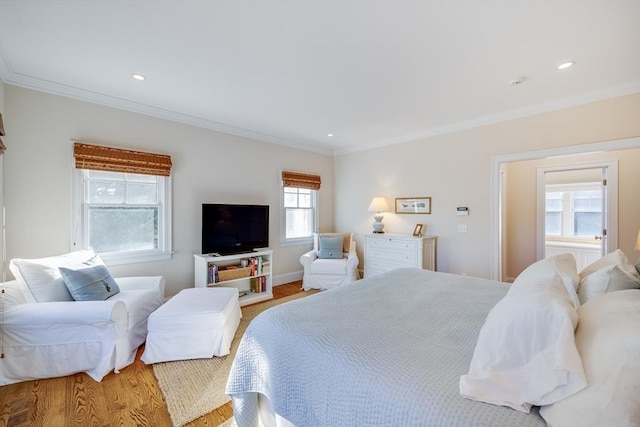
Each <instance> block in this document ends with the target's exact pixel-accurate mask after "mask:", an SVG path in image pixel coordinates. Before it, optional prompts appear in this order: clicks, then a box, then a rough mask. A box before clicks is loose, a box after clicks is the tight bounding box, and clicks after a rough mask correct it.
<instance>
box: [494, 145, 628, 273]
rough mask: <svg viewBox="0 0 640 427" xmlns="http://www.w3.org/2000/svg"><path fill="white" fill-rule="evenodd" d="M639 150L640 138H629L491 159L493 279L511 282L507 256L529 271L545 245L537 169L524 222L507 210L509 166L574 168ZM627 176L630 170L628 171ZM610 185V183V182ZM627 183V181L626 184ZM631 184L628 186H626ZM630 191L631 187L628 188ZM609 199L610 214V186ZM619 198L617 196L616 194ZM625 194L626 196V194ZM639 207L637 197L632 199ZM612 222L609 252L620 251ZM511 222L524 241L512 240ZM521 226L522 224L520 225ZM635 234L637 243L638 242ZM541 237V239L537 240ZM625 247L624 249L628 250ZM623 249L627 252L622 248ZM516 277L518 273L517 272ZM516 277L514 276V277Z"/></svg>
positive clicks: (612, 222)
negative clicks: (549, 162) (540, 163)
mask: <svg viewBox="0 0 640 427" xmlns="http://www.w3.org/2000/svg"><path fill="white" fill-rule="evenodd" d="M638 148H640V138H638V137H635V138H628V139H620V140H612V141H604V142H597V143H590V144H581V145H575V146H568V147H558V148H553V149H546V150H538V151H530V152H521V153H513V154H506V155H500V156H494V157H493V158H492V170H491V187H492V191H491V230H490V236H491V237H490V239H491V240H490V245H491V278H492V279H494V280H499V281H509V278H510V277H509V275H508V274H506V269H507V267H509V263H508V262H507V260H506V258H507V255H510V254H512V253H514V252H518V256H519V257H521V258H522V259H521V260H519V261H520V262H521V263H522V267H523V268H524V267H526V266H527V265H529V264H531V263H532V262H534V261H535V259H536V258H537V257H538V253H537V246H538V240H539V241H540V242H544V232H542V234H539V231H538V230H544V229H543V228H541V225H540V224H537V223H536V221H537V220H536V218H537V217H538V215H537V209H538V208H537V206H540V205H541V204H540V203H537V200H536V192H535V186H536V178H535V173H536V172H535V167H534V171H533V172H532V173H533V175H529V178H527V180H528V182H529V184H528V185H529V186H530V187H532V188H533V193H532V194H531V196H526V202H527V204H528V205H530V208H529V207H527V208H526V215H527V216H528V218H530V219H526V220H525V219H523V218H521V217H520V216H518V215H514V214H513V212H511V211H509V209H508V208H507V200H506V197H505V195H506V193H507V187H508V185H507V175H508V174H509V173H508V169H509V166H511V165H513V164H515V163H519V162H524V161H534V160H542V159H555V161H556V165H557V164H565V165H566V164H572V165H574V166H575V165H576V164H579V163H585V162H591V163H593V162H598V161H601V160H600V159H602V157H603V154H604V155H606V153H607V152H611V151H619V150H628V149H631V150H637V149H638ZM625 171H627V173H628V168H627V169H625ZM608 172H609V175H610V176H609V178H611V174H612V173H611V170H609V171H608ZM609 182H610V181H609ZM625 182H627V181H625ZM627 184H628V182H627ZM626 187H627V191H628V187H629V185H627V186H626ZM616 191H617V190H616ZM608 193H609V194H608V197H607V203H608V211H609V213H610V212H611V203H612V200H611V197H612V194H613V192H612V189H611V187H610V186H609V191H608ZM616 194H617V193H616ZM625 194H626V193H625ZM632 199H633V200H634V201H632V202H631V203H632V205H633V203H636V201H635V200H636V199H635V196H634V197H632ZM627 202H628V200H626V199H623V200H621V201H620V203H622V204H623V206H622V208H623V209H622V211H619V213H620V215H623V217H624V218H623V219H624V220H625V224H626V228H625V229H624V230H623V231H625V236H624V237H625V238H626V237H628V236H627V234H628V230H627V229H628V228H629V227H630V222H629V220H630V218H629V215H628V212H627V211H625V210H624V206H626V205H628V203H627ZM612 219H613V221H609V223H610V224H609V226H608V230H607V237H608V240H607V242H606V243H607V244H608V246H607V249H606V250H607V251H612V250H614V249H616V248H618V247H619V244H618V230H617V226H618V224H617V222H616V220H617V218H614V217H613V216H612ZM508 222H512V223H516V225H517V226H519V228H520V229H525V230H526V233H527V236H526V237H525V238H522V239H513V237H512V236H508V235H507V233H506V232H505V230H507V223H508ZM518 222H520V224H518ZM631 224H635V220H631ZM633 228H637V226H636V225H633ZM635 233H637V231H634V239H635ZM538 235H540V236H541V237H538ZM628 240H629V239H628V238H626V240H624V242H626V243H625V245H626V246H629V244H628V242H627V241H628ZM515 245H520V247H518V248H514V246H515ZM523 245H524V246H526V248H527V249H526V251H528V254H522V246H523ZM626 246H625V247H626ZM623 249H624V248H623ZM519 267H520V266H517V268H516V269H519ZM516 273H517V271H516ZM512 276H514V275H512Z"/></svg>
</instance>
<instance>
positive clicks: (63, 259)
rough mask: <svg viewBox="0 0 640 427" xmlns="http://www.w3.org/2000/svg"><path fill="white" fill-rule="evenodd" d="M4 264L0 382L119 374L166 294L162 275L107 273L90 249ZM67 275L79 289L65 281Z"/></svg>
mask: <svg viewBox="0 0 640 427" xmlns="http://www.w3.org/2000/svg"><path fill="white" fill-rule="evenodd" d="M60 267H62V268H60ZM10 268H11V272H12V273H13V275H14V276H15V277H16V280H12V281H9V282H5V283H0V292H1V294H0V309H1V310H2V316H1V318H0V344H2V346H1V347H2V351H3V353H4V358H2V359H0V386H3V385H5V384H12V383H17V382H21V381H28V380H34V379H41V378H51V377H60V376H66V375H71V374H75V373H77V372H86V373H87V375H89V376H90V377H91V378H93V379H94V380H96V381H100V380H102V378H103V377H104V376H105V375H107V374H108V373H109V372H111V371H115V372H116V373H117V372H118V371H119V370H120V369H122V368H124V367H125V366H128V365H130V364H131V363H133V361H134V359H135V355H136V351H137V350H138V347H139V346H140V345H141V344H142V343H143V342H144V341H145V339H146V337H147V319H148V317H149V315H150V314H151V313H152V312H153V311H154V310H155V309H157V308H158V307H160V306H161V305H162V303H163V301H164V287H165V279H164V278H163V277H162V276H153V277H152V276H144V277H119V278H113V277H111V275H110V274H109V273H108V270H106V267H105V266H104V264H103V263H102V261H101V260H100V259H99V257H98V256H97V255H95V254H94V253H93V251H90V250H85V251H77V252H72V253H70V254H66V255H60V256H56V257H48V258H39V259H31V260H24V259H13V260H11V263H10ZM63 269H64V270H66V276H65V277H64V278H63V273H61V270H63ZM70 271H73V272H74V273H71V274H69V272H70ZM104 271H107V276H104ZM72 275H73V276H74V279H73V280H72V281H73V282H74V284H75V285H79V286H78V288H74V287H67V286H69V285H68V284H65V283H66V282H67V280H71V279H70V277H71V276H72ZM96 275H100V276H99V279H96V277H94V276H96ZM81 282H82V283H81ZM116 290H117V291H116ZM90 291H95V292H94V293H93V294H92V295H89V292H90ZM105 293H110V294H111V295H110V296H108V297H107V295H106V294H105ZM105 298H106V299H105Z"/></svg>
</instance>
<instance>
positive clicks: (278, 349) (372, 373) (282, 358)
mask: <svg viewBox="0 0 640 427" xmlns="http://www.w3.org/2000/svg"><path fill="white" fill-rule="evenodd" d="M507 289H508V287H507V286H506V285H504V284H501V283H498V282H493V281H489V280H484V279H475V278H470V277H461V276H458V275H453V274H446V273H435V272H431V271H426V270H415V269H401V270H396V271H393V272H389V273H385V274H382V275H379V276H374V277H372V278H368V279H364V280H360V281H358V282H355V283H353V284H350V285H345V286H342V287H340V288H336V289H333V290H330V291H325V292H321V293H319V294H316V295H312V296H309V297H306V298H303V299H300V300H296V301H292V302H289V303H285V304H282V305H280V306H277V307H274V308H272V309H269V310H267V311H265V312H263V313H262V314H261V315H259V316H258V317H256V319H254V320H253V321H252V323H251V324H250V325H249V327H248V328H247V331H246V333H245V335H244V337H243V339H242V341H241V343H240V346H239V349H238V352H237V355H236V359H235V361H234V364H233V366H232V369H231V373H230V375H229V379H228V383H227V390H226V391H227V393H228V394H229V395H230V396H231V398H232V402H233V406H234V415H235V417H236V421H237V423H238V425H239V426H240V427H245V426H253V425H257V423H258V396H259V395H260V394H262V395H264V396H265V397H267V398H268V399H269V401H270V403H271V406H272V408H273V410H274V411H275V413H276V414H277V415H278V416H280V417H282V418H284V419H285V420H287V421H288V422H290V423H292V424H293V425H296V426H300V427H302V426H314V427H320V426H332V427H334V426H394V427H395V426H452V427H454V426H461V427H462V426H464V427H469V426H516V425H517V426H523V427H526V426H544V421H543V420H542V419H541V418H540V416H539V415H538V413H537V408H534V409H533V410H532V411H531V413H529V414H526V413H522V412H517V411H514V410H513V409H511V408H506V407H499V406H494V405H489V404H486V403H481V402H476V401H471V400H468V399H464V398H462V397H461V396H460V394H459V389H458V381H459V378H460V376H461V375H463V374H465V373H466V372H467V371H468V369H469V363H470V361H471V357H472V354H473V350H474V346H475V344H476V341H477V337H478V333H479V331H480V328H481V326H482V324H483V323H484V321H485V318H486V316H487V313H488V312H489V310H490V309H491V308H492V307H493V306H494V305H495V304H496V303H497V302H498V301H499V300H500V299H501V298H502V297H503V296H504V295H505V293H506V292H507Z"/></svg>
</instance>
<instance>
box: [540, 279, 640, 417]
mask: <svg viewBox="0 0 640 427" xmlns="http://www.w3.org/2000/svg"><path fill="white" fill-rule="evenodd" d="M578 315H579V316H580V324H579V325H578V329H577V330H576V345H577V346H578V351H579V352H580V355H581V356H582V363H583V365H584V370H585V373H586V376H587V382H588V384H589V386H588V387H587V388H585V389H584V390H582V391H580V392H578V393H576V394H574V395H572V396H570V397H567V398H566V399H564V400H561V401H559V402H556V403H554V404H553V405H549V406H544V407H542V408H541V409H540V414H541V415H542V416H543V417H544V419H545V421H546V422H547V423H548V425H549V426H553V427H561V426H580V427H600V426H612V427H613V426H616V427H631V426H638V425H640V290H626V291H620V292H613V293H609V294H606V295H602V296H600V297H598V298H594V299H592V300H591V301H589V302H587V303H586V304H584V305H583V306H582V307H580V309H579V310H578Z"/></svg>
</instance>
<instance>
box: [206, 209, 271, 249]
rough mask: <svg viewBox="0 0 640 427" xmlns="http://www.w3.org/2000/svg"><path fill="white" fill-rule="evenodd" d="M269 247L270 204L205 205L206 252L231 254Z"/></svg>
mask: <svg viewBox="0 0 640 427" xmlns="http://www.w3.org/2000/svg"><path fill="white" fill-rule="evenodd" d="M268 246H269V206H268V205H232V204H213V203H203V204H202V253H203V254H219V255H229V254H237V253H242V252H252V251H253V250H255V249H258V248H266V247H268Z"/></svg>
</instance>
